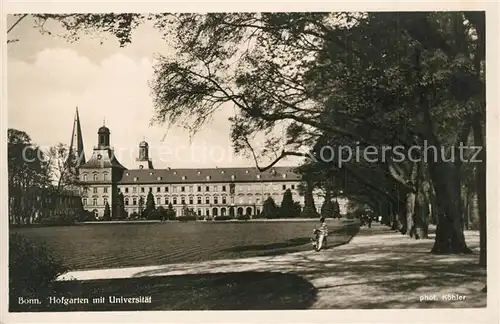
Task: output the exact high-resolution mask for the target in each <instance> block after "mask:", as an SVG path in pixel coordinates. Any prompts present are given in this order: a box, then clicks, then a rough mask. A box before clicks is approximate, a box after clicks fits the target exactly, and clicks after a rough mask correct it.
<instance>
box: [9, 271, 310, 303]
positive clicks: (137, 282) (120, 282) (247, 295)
mask: <svg viewBox="0 0 500 324" xmlns="http://www.w3.org/2000/svg"><path fill="white" fill-rule="evenodd" d="M48 296H52V297H61V296H64V297H67V298H71V297H80V298H88V299H89V301H90V302H89V303H88V304H69V305H63V304H49V302H48ZM100 296H104V297H105V299H106V303H92V298H96V297H100ZM109 296H123V297H140V296H150V297H151V303H133V304H126V303H116V304H111V303H109V301H108V298H109ZM40 300H42V302H43V304H42V305H18V304H17V303H16V301H15V300H11V301H10V303H9V304H10V305H9V311H10V312H54V311H55V312H65V311H136V310H272V309H278V310H279V309H306V308H309V307H310V306H311V305H312V304H313V303H314V301H315V300H316V289H315V288H314V286H313V285H311V284H310V283H309V282H308V281H307V280H305V279H303V278H301V277H299V276H297V275H295V274H281V273H271V272H250V271H249V272H237V273H212V274H191V275H178V276H161V277H142V278H133V279H131V278H127V279H101V280H91V281H67V282H59V283H57V284H56V285H55V287H54V289H53V291H51V292H50V293H47V294H45V297H43V296H40Z"/></svg>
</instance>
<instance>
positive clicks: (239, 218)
mask: <svg viewBox="0 0 500 324" xmlns="http://www.w3.org/2000/svg"><path fill="white" fill-rule="evenodd" d="M236 219H238V220H249V219H250V216H248V215H240V216H238V217H236Z"/></svg>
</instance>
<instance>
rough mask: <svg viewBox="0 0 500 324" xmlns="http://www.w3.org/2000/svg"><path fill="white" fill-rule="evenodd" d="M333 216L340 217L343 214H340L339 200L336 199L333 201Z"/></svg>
mask: <svg viewBox="0 0 500 324" xmlns="http://www.w3.org/2000/svg"><path fill="white" fill-rule="evenodd" d="M333 215H334V216H333V217H334V218H340V217H341V216H342V215H341V214H340V205H339V202H338V200H335V201H334V202H333Z"/></svg>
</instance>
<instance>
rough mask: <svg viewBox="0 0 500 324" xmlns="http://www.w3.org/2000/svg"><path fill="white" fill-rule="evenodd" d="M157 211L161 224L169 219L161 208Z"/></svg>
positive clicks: (165, 211)
mask: <svg viewBox="0 0 500 324" xmlns="http://www.w3.org/2000/svg"><path fill="white" fill-rule="evenodd" d="M157 210H158V212H159V217H160V220H161V221H162V222H163V221H165V220H167V219H169V217H168V212H167V210H166V209H165V208H164V207H163V206H160V207H158V209H157Z"/></svg>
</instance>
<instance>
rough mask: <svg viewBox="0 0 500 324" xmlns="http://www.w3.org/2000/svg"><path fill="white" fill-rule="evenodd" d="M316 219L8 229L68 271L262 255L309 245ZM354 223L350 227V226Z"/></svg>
mask: <svg viewBox="0 0 500 324" xmlns="http://www.w3.org/2000/svg"><path fill="white" fill-rule="evenodd" d="M349 224H352V222H350V221H345V220H329V221H328V226H329V229H330V236H329V238H328V244H329V245H330V246H331V245H336V244H341V243H344V242H345V241H347V240H348V239H349V238H350V237H351V236H352V235H353V234H354V232H355V229H354V230H353V225H349ZM316 226H318V222H317V220H311V221H302V222H286V221H283V222H248V223H245V222H238V223H230V222H224V223H217V222H186V223H181V222H166V223H149V224H147V223H146V224H88V225H78V226H61V227H37V228H12V229H10V231H11V232H19V233H22V234H24V235H25V236H26V237H28V238H31V239H34V240H36V241H40V242H44V243H46V245H47V246H48V248H49V249H50V250H52V251H53V253H54V255H55V256H56V257H57V258H61V259H62V260H63V262H64V264H65V265H66V266H68V267H69V268H70V269H71V270H77V269H100V268H117V267H129V266H147V265H157V264H169V263H180V262H198V261H206V260H214V259H226V258H243V257H252V256H268V255H277V254H283V253H289V252H297V251H303V250H308V249H311V248H312V247H311V245H310V243H309V239H310V237H311V236H312V229H313V228H314V227H316ZM354 227H356V226H354Z"/></svg>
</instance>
